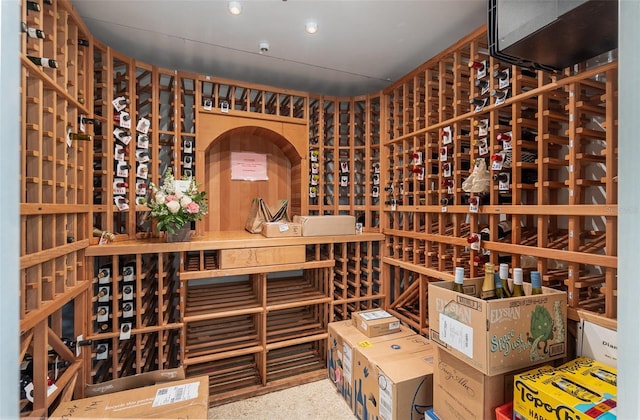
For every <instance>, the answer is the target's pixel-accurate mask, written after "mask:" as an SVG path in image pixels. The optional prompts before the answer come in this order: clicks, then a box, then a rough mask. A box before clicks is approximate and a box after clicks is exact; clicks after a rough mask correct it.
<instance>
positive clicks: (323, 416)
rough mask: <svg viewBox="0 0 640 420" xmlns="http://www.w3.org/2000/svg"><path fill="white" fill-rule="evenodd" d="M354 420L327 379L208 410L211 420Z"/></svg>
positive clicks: (347, 407) (345, 404)
mask: <svg viewBox="0 0 640 420" xmlns="http://www.w3.org/2000/svg"><path fill="white" fill-rule="evenodd" d="M303 418H304V419H313V420H353V419H354V418H355V416H354V415H353V413H352V412H351V410H350V409H349V406H348V405H347V403H346V402H345V401H344V400H343V399H342V396H341V395H340V394H339V393H338V391H337V390H336V388H335V387H334V386H333V385H332V384H331V382H329V380H328V379H323V380H320V381H317V382H311V383H309V384H305V385H300V386H296V387H293V388H289V389H284V390H281V391H275V392H272V393H270V394H266V395H261V396H259V397H254V398H248V399H246V400H243V401H237V402H233V403H229V404H224V405H220V406H218V407H213V408H210V409H209V419H216V420H236V419H260V420H271V419H273V420H282V419H292V420H293V419H303Z"/></svg>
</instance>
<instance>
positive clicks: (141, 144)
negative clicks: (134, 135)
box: [136, 134, 149, 149]
mask: <svg viewBox="0 0 640 420" xmlns="http://www.w3.org/2000/svg"><path fill="white" fill-rule="evenodd" d="M136 147H137V148H138V149H148V148H149V137H148V136H147V135H146V134H140V135H138V139H137V141H136Z"/></svg>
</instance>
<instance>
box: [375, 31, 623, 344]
mask: <svg viewBox="0 0 640 420" xmlns="http://www.w3.org/2000/svg"><path fill="white" fill-rule="evenodd" d="M469 62H476V63H478V67H481V68H480V69H476V68H475V67H471V66H469V65H468V63H469ZM505 70H506V71H507V72H508V75H507V76H505V77H503V78H504V79H505V81H506V82H505V85H504V86H502V85H500V77H494V74H493V73H494V72H496V73H497V75H498V76H501V75H502V74H503V73H502V72H503V71H505ZM480 71H483V72H484V75H482V74H479V72H480ZM616 75H617V64H616V63H615V62H610V63H607V64H603V65H600V66H598V67H593V68H591V67H590V66H589V63H585V64H583V65H579V66H576V67H575V69H572V70H567V71H566V72H564V73H562V74H549V73H545V72H543V71H537V72H533V73H532V72H529V71H522V70H521V69H519V68H518V67H515V66H511V65H507V64H505V63H501V62H499V61H498V60H496V59H495V58H493V57H490V56H488V55H487V46H486V39H485V37H484V29H483V28H481V29H479V30H478V31H476V32H474V33H472V34H470V35H469V36H468V37H466V38H464V39H463V40H461V41H459V42H458V43H457V44H456V45H454V46H453V47H452V48H450V49H448V50H446V51H444V52H443V53H441V54H440V55H438V56H437V57H435V58H434V59H432V60H429V61H428V62H426V63H425V64H424V65H422V66H421V67H420V68H418V69H417V70H416V71H414V72H412V73H411V74H409V75H407V76H405V77H404V78H403V79H402V80H400V81H398V82H397V83H395V84H394V85H392V86H391V87H389V88H388V89H385V91H384V100H385V101H386V103H387V104H388V106H387V107H386V108H385V111H386V113H385V116H384V120H383V125H384V129H382V130H381V131H382V132H384V133H386V134H387V136H386V137H385V138H383V141H382V143H383V146H384V148H385V152H383V156H385V159H384V160H383V162H382V166H383V175H384V182H385V185H388V191H389V194H388V195H387V197H388V198H387V199H385V201H386V203H385V206H384V217H383V220H384V221H385V224H384V226H383V229H382V231H383V233H385V238H386V246H385V248H384V257H383V262H384V271H383V277H384V278H387V279H389V282H390V288H389V290H390V292H391V296H390V297H389V301H388V303H387V305H388V306H389V310H390V311H391V312H393V313H395V314H396V315H398V316H399V317H400V318H401V319H403V320H405V321H406V322H407V323H409V324H410V325H412V326H414V327H415V328H417V329H419V330H420V331H422V332H423V333H426V332H427V330H428V320H427V319H426V318H425V313H424V310H425V308H426V299H427V294H426V290H427V288H426V283H428V282H429V281H437V280H440V279H446V280H451V279H452V278H453V270H454V267H456V266H461V267H464V268H465V273H466V275H467V276H470V277H475V276H480V275H482V274H483V270H484V264H483V261H484V259H485V258H487V257H486V256H485V255H483V254H484V252H478V251H476V250H474V249H470V248H471V247H470V246H469V243H468V241H467V239H468V238H469V237H470V236H471V235H472V234H474V233H479V232H480V230H481V229H482V228H483V227H488V228H489V231H490V235H491V236H490V238H489V240H488V241H482V243H481V249H483V250H485V251H488V252H490V255H489V256H488V259H489V260H490V261H492V262H493V263H494V264H497V263H498V262H499V261H500V262H502V261H505V260H507V261H509V263H510V265H511V266H512V267H524V268H525V269H526V270H527V271H529V270H539V271H541V272H542V274H543V279H544V282H545V284H546V285H549V286H552V287H557V288H561V289H563V290H567V292H568V297H569V302H568V304H569V307H570V308H571V311H570V317H572V318H573V319H578V315H577V310H588V311H590V312H593V313H596V314H600V315H602V316H604V317H606V318H615V316H616V303H615V302H616V299H615V295H616V267H617V258H616V244H615V242H616V227H617V226H616V224H617V205H616V203H617V195H616V179H617V172H616V168H617V163H616V162H617V135H616V124H615V118H616V117H615V115H617V110H616V105H615V100H614V98H615V96H616V95H617V90H616V89H617V76H616ZM483 86H484V89H483ZM506 89H508V95H507V97H506V98H505V99H504V100H502V101H499V102H496V101H497V96H492V95H491V94H490V92H492V91H493V90H496V91H498V92H500V91H502V92H505V91H506ZM473 99H482V100H483V101H484V105H482V106H475V105H474V104H471V103H470V100H473ZM425 121H426V123H425ZM483 127H484V129H483ZM499 134H502V135H505V134H506V135H509V136H510V138H511V141H510V142H508V143H509V144H508V146H510V147H511V148H510V149H508V151H507V148H505V143H506V142H504V143H503V142H501V141H499V140H498V139H497V136H498V135H499ZM501 153H505V154H508V160H509V162H508V163H509V164H510V165H509V167H508V168H506V167H505V168H503V169H502V170H494V169H495V168H493V167H492V160H491V158H493V156H494V155H497V154H501ZM505 156H507V155H505ZM479 159H485V162H486V163H487V167H488V169H489V175H490V176H492V175H495V174H498V173H505V174H508V176H509V182H507V186H506V188H499V182H497V181H494V180H490V186H489V188H488V189H486V190H485V192H483V193H482V194H476V193H471V194H469V193H468V192H465V191H464V190H463V186H464V181H465V180H466V179H467V178H468V177H469V176H470V174H471V172H472V171H473V168H474V167H475V166H476V163H477V162H478V160H479ZM505 162H507V159H505ZM445 165H447V166H448V167H449V168H450V169H451V173H450V174H449V173H445V170H444V169H445ZM416 168H417V170H416ZM470 196H476V199H477V200H478V202H479V203H480V206H479V207H478V208H477V209H475V210H473V209H472V208H471V206H470V205H469V200H470V199H469V197H470ZM502 220H509V221H510V222H511V225H512V232H511V233H510V235H507V236H506V237H504V238H503V237H499V235H498V233H497V232H498V224H499V223H500V221H502Z"/></svg>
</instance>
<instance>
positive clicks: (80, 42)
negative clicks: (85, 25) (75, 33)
mask: <svg viewBox="0 0 640 420" xmlns="http://www.w3.org/2000/svg"><path fill="white" fill-rule="evenodd" d="M78 45H79V46H81V47H88V46H89V40H87V39H82V38H78Z"/></svg>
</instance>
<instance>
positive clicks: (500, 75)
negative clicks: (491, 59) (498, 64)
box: [493, 69, 509, 80]
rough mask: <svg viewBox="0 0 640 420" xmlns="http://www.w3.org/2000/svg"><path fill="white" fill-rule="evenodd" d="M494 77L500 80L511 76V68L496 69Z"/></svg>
mask: <svg viewBox="0 0 640 420" xmlns="http://www.w3.org/2000/svg"><path fill="white" fill-rule="evenodd" d="M493 77H494V78H495V79H498V80H505V79H508V78H509V70H508V69H502V70H500V69H496V70H494V71H493Z"/></svg>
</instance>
